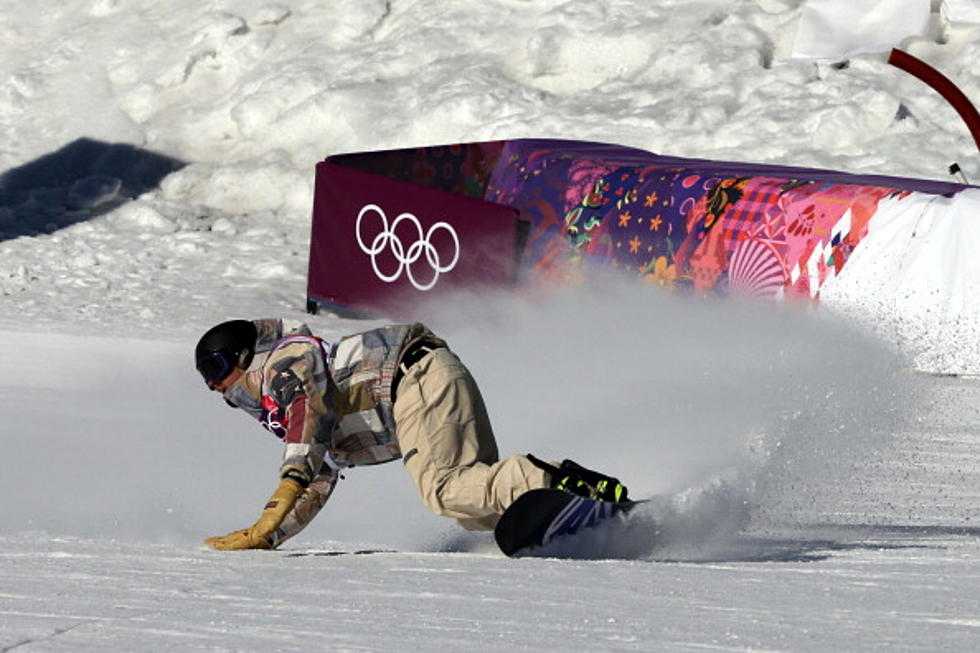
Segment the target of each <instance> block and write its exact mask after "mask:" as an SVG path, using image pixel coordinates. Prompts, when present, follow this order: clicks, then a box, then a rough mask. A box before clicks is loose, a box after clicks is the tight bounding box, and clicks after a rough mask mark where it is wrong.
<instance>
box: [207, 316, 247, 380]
mask: <svg viewBox="0 0 980 653" xmlns="http://www.w3.org/2000/svg"><path fill="white" fill-rule="evenodd" d="M257 337H258V332H257V331H256V329H255V325H254V324H253V323H252V322H249V321H248V320H231V321H229V322H222V323H221V324H219V325H217V326H214V327H211V328H210V329H208V331H207V333H205V334H204V335H203V336H201V339H200V340H199V341H198V342H197V347H196V348H195V349H194V361H195V363H196V365H197V371H198V372H200V373H201V376H203V377H204V382H205V383H208V384H211V383H218V382H220V381H221V380H223V379H224V378H225V377H227V376H228V375H229V374H231V372H232V370H234V369H235V367H236V366H238V367H240V368H242V369H243V370H244V369H246V368H248V366H249V365H250V364H251V363H252V356H253V355H254V354H255V339H256V338H257Z"/></svg>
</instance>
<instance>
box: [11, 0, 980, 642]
mask: <svg viewBox="0 0 980 653" xmlns="http://www.w3.org/2000/svg"><path fill="white" fill-rule="evenodd" d="M48 4H50V5H51V6H45V7H43V9H41V8H39V7H38V6H37V5H29V4H23V3H15V2H12V1H10V0H2V2H0V9H2V11H0V39H2V41H3V43H4V56H3V58H2V59H0V174H2V177H0V338H2V339H3V342H4V344H5V347H4V352H5V353H4V355H3V356H2V357H0V414H2V415H3V425H2V426H0V452H2V455H0V497H3V499H2V501H0V520H2V523H3V524H4V529H3V533H2V536H0V651H7V650H24V651H27V650H44V651H62V650H64V651H94V650H105V649H106V648H115V649H119V650H159V651H164V650H174V649H190V650H194V649H207V650H215V649H217V650H228V649H234V650H309V649H310V648H319V649H326V650H355V651H357V650H396V649H406V648H412V649H416V650H459V649H463V648H471V647H473V646H479V647H480V648H481V649H486V650H509V651H510V650H514V649H530V650H554V649H555V648H562V649H564V650H596V649H599V650H642V651H648V650H696V649H698V650H700V649H703V648H706V647H710V648H719V649H725V650H746V649H766V650H845V649H847V650H869V649H872V648H879V647H888V646H891V647H896V648H904V649H909V650H937V649H947V650H969V649H971V648H974V647H975V642H976V641H977V637H978V628H980V620H978V617H977V615H978V614H980V596H978V592H977V591H976V590H977V587H978V586H980V573H978V565H977V561H978V559H980V551H978V547H980V544H978V538H980V533H978V531H977V520H978V519H980V513H978V506H980V494H978V488H980V464H978V460H980V444H978V442H977V438H976V433H977V431H978V429H980V413H978V410H977V406H980V386H978V385H977V384H976V383H975V382H974V381H971V380H968V379H956V378H942V377H932V376H926V375H923V374H920V373H917V372H916V371H914V366H913V365H911V364H910V362H909V360H908V359H907V358H905V357H904V356H905V353H906V348H905V347H904V343H902V342H901V337H900V334H899V335H898V336H895V337H891V338H889V336H888V334H887V333H877V334H876V335H875V336H871V335H869V333H868V332H866V331H859V330H857V329H856V328H855V326H854V325H853V324H851V323H849V321H848V320H843V319H841V318H839V317H838V316H836V315H835V314H834V313H833V312H832V311H824V310H817V311H812V310H799V309H797V308H795V307H790V306H776V307H774V306H757V305H753V304H737V303H727V302H714V301H704V300H699V299H693V298H683V297H674V298H670V297H665V296H661V295H659V294H657V293H655V292H653V291H652V290H651V289H639V288H636V287H634V286H632V285H631V284H629V283H627V282H625V281H609V280H604V281H599V282H597V283H596V284H595V285H594V286H586V287H579V288H575V289H563V290H562V289H559V290H557V291H549V292H543V291H542V292H539V291H538V290H537V289H527V290H526V292H524V293H523V294H519V295H516V296H515V295H510V294H500V295H483V296H480V297H465V298H457V300H456V301H453V302H448V303H446V304H444V305H440V306H431V307H429V309H428V310H427V311H426V312H425V314H424V315H420V316H419V317H420V318H422V319H424V320H425V321H427V322H429V323H431V324H432V326H433V327H434V328H436V329H437V330H438V331H439V333H440V334H442V335H444V336H445V337H446V338H447V339H448V340H449V341H450V343H451V344H452V345H453V347H454V349H456V350H457V351H459V353H460V354H461V356H462V357H463V358H464V360H466V362H467V363H468V364H469V365H470V367H471V368H472V369H473V371H474V374H475V375H476V376H477V378H478V380H479V381H480V384H481V387H482V388H483V390H484V394H485V396H486V399H487V402H488V405H489V406H490V409H491V411H492V416H493V420H494V427H495V430H496V432H497V435H498V440H499V443H500V448H501V451H502V452H505V453H511V452H525V451H533V452H535V453H537V454H538V455H541V456H545V457H554V458H560V457H563V456H570V457H573V458H576V459H578V460H580V461H581V462H583V463H586V464H590V465H594V466H596V467H598V468H601V469H606V470H609V471H611V472H613V473H615V474H618V475H619V476H621V478H623V480H624V481H625V482H627V484H628V485H629V486H630V489H631V491H632V492H633V494H634V495H635V496H641V497H642V496H650V497H653V498H654V500H652V501H651V502H650V503H649V504H645V506H644V508H643V510H642V511H639V512H638V513H637V515H636V519H635V520H632V521H631V522H630V523H629V524H627V525H625V526H624V531H623V532H622V533H621V534H620V536H619V538H618V540H617V543H616V546H614V547H613V548H612V549H607V550H605V551H602V550H599V549H598V548H597V547H598V543H595V542H592V543H590V545H591V546H593V548H592V549H591V550H588V549H587V550H585V551H584V553H585V554H605V555H610V556H612V557H614V558H615V560H612V561H599V562H596V561H567V560H566V561H559V560H549V559H545V560H540V559H538V560H510V559H505V558H503V557H502V556H500V554H498V553H497V552H496V551H495V550H494V548H493V546H492V542H491V541H490V539H489V537H488V536H487V535H486V534H483V535H467V534H465V533H462V532H461V531H459V530H458V529H457V528H456V527H455V526H454V525H453V524H452V523H450V522H448V521H447V520H441V519H439V518H437V517H434V516H432V515H430V514H428V513H427V512H426V511H425V509H424V508H423V507H422V506H421V505H420V502H419V501H418V499H417V498H416V497H415V496H414V490H413V489H412V487H411V483H410V481H409V480H408V478H407V476H406V475H405V474H404V471H403V470H402V468H401V466H400V465H399V464H397V463H394V464H390V465H384V466H380V467H377V468H371V469H357V470H352V471H351V472H350V473H349V474H348V475H347V476H348V478H347V479H346V480H344V481H343V484H342V485H341V487H340V488H339V489H338V491H337V494H336V495H335V497H334V498H333V499H332V501H331V503H330V505H329V506H328V507H327V508H325V511H324V513H323V514H321V515H320V516H319V517H318V518H317V520H316V521H315V522H314V523H313V524H312V525H311V526H310V527H309V528H308V529H307V531H305V532H304V533H302V534H301V536H299V537H298V538H297V539H295V540H293V541H291V542H289V543H287V546H286V547H285V548H284V549H283V550H282V551H279V552H246V553H241V554H238V555H233V554H223V553H218V552H213V551H208V550H205V549H204V548H203V546H202V545H201V544H200V540H201V538H203V537H205V536H208V535H216V534H223V533H226V532H228V531H230V530H233V529H236V528H241V527H244V526H246V525H248V524H249V523H251V522H252V521H253V520H254V519H255V517H256V515H257V513H258V511H259V510H260V508H261V506H262V505H263V502H264V501H265V499H266V498H267V496H268V494H269V493H270V492H271V490H272V489H273V488H274V486H275V483H276V478H275V472H276V469H277V467H278V461H279V456H280V450H279V443H278V441H276V440H275V439H274V438H272V437H271V436H269V435H268V434H266V433H265V432H263V431H261V429H259V428H258V426H257V425H256V424H254V423H253V422H251V421H250V420H249V419H248V418H247V417H245V416H244V415H243V414H241V413H238V412H236V411H232V410H229V409H228V408H227V407H225V406H224V404H223V403H222V402H221V401H220V398H218V397H217V396H215V395H213V394H212V393H209V392H207V391H206V389H205V388H204V387H203V384H201V382H200V380H199V379H198V378H197V377H196V375H195V373H194V371H193V369H192V364H191V360H190V359H191V354H190V351H191V349H192V347H193V343H194V342H195V340H196V338H197V337H198V335H199V334H200V333H201V332H202V331H203V330H204V329H205V328H207V327H208V326H211V325H212V324H214V323H215V322H218V321H220V320H223V319H227V318H231V317H265V316H280V315H281V316H291V317H300V318H303V317H305V316H304V315H303V313H302V309H303V299H304V290H305V273H306V261H307V249H308V243H309V214H310V202H311V194H312V182H313V165H314V164H315V163H316V162H317V161H318V160H320V159H322V158H323V157H325V156H327V155H329V154H334V153H338V152H343V151H355V150H366V149H378V148H391V147H403V146H411V145H416V144H431V143H439V142H454V141H467V140H482V139H491V138H516V137H573V138H581V139H589V140H599V141H609V142H616V143H622V144H625V145H631V146H636V147H641V148H646V149H650V150H654V151H658V152H663V153H666V154H675V155H681V156H692V157H701V158H716V159H735V160H747V161H760V162H771V163H785V164H793V165H810V166H824V167H831V168H836V169H842V170H847V171H852V172H874V173H883V174H897V175H908V176H915V177H926V178H939V179H942V178H944V177H945V170H946V167H947V166H948V164H949V163H950V162H951V161H954V160H958V161H959V162H960V164H961V165H962V166H963V168H964V170H965V171H966V172H967V175H968V176H969V177H970V178H971V179H973V180H976V179H978V178H980V165H978V161H977V158H976V151H975V148H974V147H973V145H972V144H971V143H970V142H969V138H968V134H967V132H966V128H965V127H964V126H963V125H962V124H961V123H960V122H959V119H958V117H957V116H956V114H955V112H954V111H953V110H952V109H951V108H949V107H947V106H946V105H945V104H944V102H943V101H942V100H941V99H940V98H939V97H938V96H937V95H935V94H934V93H932V92H931V91H930V90H929V89H927V88H925V87H924V86H923V85H922V84H921V82H918V81H917V80H915V79H912V78H910V77H908V76H907V75H905V74H904V73H902V72H900V71H898V70H897V69H893V68H890V67H888V66H887V65H885V64H884V62H883V57H880V56H877V55H865V56H861V57H856V58H854V59H852V60H851V61H850V63H849V65H847V66H846V67H840V66H838V67H835V66H826V65H817V64H812V63H803V62H798V61H793V60H790V59H788V56H787V55H788V53H789V52H790V50H791V45H792V39H793V37H794V34H795V26H796V21H797V19H798V17H799V13H800V3H799V2H797V1H796V0H759V1H757V2H746V1H734V2H733V1H732V0H700V1H698V0H686V1H680V0H677V1H672V0H665V1H663V2H656V3H651V2H646V1H644V0H633V1H629V2H627V1H625V0H618V1H617V0H611V1H609V2H584V1H558V0H543V1H540V2H528V1H524V0H486V1H485V2H480V3H472V2H464V1H462V0H436V1H429V2H415V1H411V0H392V1H387V2H386V1H380V0H357V1H355V0H332V1H330V2H317V1H314V0H306V1H304V0H296V1H288V0H287V1H284V2H278V3H270V4H262V3H255V2H246V1H244V0H242V1H239V2H231V1H229V2H200V1H194V2H191V1H190V0H173V1H172V2H167V3H158V2H151V1H149V0H133V1H130V2H122V1H121V0H85V1H82V0H76V1H73V0H66V1H64V2H59V3H48ZM978 30H980V28H977V27H971V26H967V25H947V24H944V23H943V22H942V21H941V20H940V19H939V18H938V13H937V14H935V20H934V24H933V26H932V30H931V34H930V36H929V37H928V38H925V39H918V40H916V41H915V42H911V43H908V44H906V45H907V46H908V48H909V50H910V51H911V52H912V53H913V54H915V55H917V56H920V57H922V58H923V59H925V60H926V61H928V62H930V63H932V64H933V65H936V66H937V67H939V68H940V69H941V70H943V72H944V73H946V74H947V75H948V76H950V77H951V78H953V79H955V80H956V82H957V83H958V84H959V85H960V87H961V88H962V89H963V90H964V91H965V92H966V93H967V95H969V96H970V97H972V98H974V99H976V98H978V97H980V69H978V68H977V67H976V65H975V62H976V61H977V60H978V55H980V31H978ZM309 319H310V322H311V325H312V326H313V328H314V330H316V331H317V332H318V333H320V334H321V335H323V336H325V337H327V338H331V337H337V336H340V335H343V334H345V333H348V332H352V331H355V330H359V329H363V328H366V327H368V326H371V325H373V324H375V322H372V321H355V320H345V319H340V318H338V317H335V316H330V315H322V316H317V317H311V318H309ZM882 336H883V337H882ZM893 336H894V334H893ZM895 344H898V345H902V346H900V347H898V348H897V351H896V348H895V347H893V345H895ZM951 346H952V343H951ZM358 551H362V552H364V553H361V554H357V553H356V552H358Z"/></svg>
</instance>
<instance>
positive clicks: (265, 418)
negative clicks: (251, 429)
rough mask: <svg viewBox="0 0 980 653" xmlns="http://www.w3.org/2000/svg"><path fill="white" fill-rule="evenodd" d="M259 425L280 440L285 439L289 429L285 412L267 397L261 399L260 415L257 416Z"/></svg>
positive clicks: (273, 400)
mask: <svg viewBox="0 0 980 653" xmlns="http://www.w3.org/2000/svg"><path fill="white" fill-rule="evenodd" d="M259 423H260V424H262V426H263V427H264V428H265V429H266V430H267V431H269V433H272V434H273V435H274V436H276V437H277V438H279V439H280V440H282V439H283V438H285V437H286V433H287V431H288V429H289V418H288V417H287V415H286V411H285V410H283V409H282V407H281V406H280V405H279V404H277V403H276V400H275V399H273V398H272V397H270V396H269V395H265V396H263V397H262V414H261V415H259Z"/></svg>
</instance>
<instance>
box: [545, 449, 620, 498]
mask: <svg viewBox="0 0 980 653" xmlns="http://www.w3.org/2000/svg"><path fill="white" fill-rule="evenodd" d="M527 458H528V460H530V461H531V462H532V463H534V464H535V465H537V466H538V467H540V468H541V469H543V470H544V471H546V472H548V474H549V475H550V476H551V485H550V487H551V488H553V489H555V490H563V491H565V492H569V493H571V494H574V495H577V496H580V497H587V498H589V499H595V500H596V501H613V502H619V501H627V500H628V496H627V491H626V486H625V485H623V484H622V483H620V482H619V479H616V478H613V477H612V476H606V475H605V474H601V473H599V472H596V471H593V470H591V469H588V468H587V467H582V466H581V465H579V464H578V463H577V462H575V461H574V460H567V459H566V460H563V461H562V463H561V465H560V466H556V465H552V464H550V463H546V462H545V461H543V460H540V459H538V458H536V457H534V456H532V455H531V454H527Z"/></svg>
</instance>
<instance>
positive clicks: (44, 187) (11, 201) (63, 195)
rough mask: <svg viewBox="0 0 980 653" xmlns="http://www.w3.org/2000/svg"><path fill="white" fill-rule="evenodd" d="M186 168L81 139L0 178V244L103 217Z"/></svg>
mask: <svg viewBox="0 0 980 653" xmlns="http://www.w3.org/2000/svg"><path fill="white" fill-rule="evenodd" d="M184 165H186V164H185V163H184V162H182V161H179V160H177V159H173V158H170V157H168V156H164V155H161V154H156V153H154V152H150V151H149V150H145V149H142V148H139V147H135V146H133V145H126V144H120V143H104V142H101V141H96V140H93V139H89V138H80V139H78V140H76V141H73V142H71V143H69V144H68V145H65V146H64V147H62V148H61V149H60V150H58V151H56V152H52V153H50V154H45V155H44V156H42V157H40V158H38V159H35V160H34V161H31V162H29V163H25V164H24V165H22V166H19V167H17V168H12V169H10V170H8V171H7V172H4V173H3V174H2V175H0V241H3V240H9V239H13V238H18V237H20V236H37V235H40V234H48V233H52V232H54V231H57V230H58V229H63V228H65V227H68V226H71V225H73V224H76V223H79V222H84V221H85V220H89V219H91V218H94V217H96V216H99V215H102V214H104V213H107V212H109V211H111V210H113V209H115V208H117V207H118V206H120V205H122V204H124V203H126V202H128V201H130V200H132V199H134V198H136V197H139V196H140V195H141V194H143V193H145V192H147V191H150V190H153V189H154V188H157V187H159V185H160V182H161V181H162V180H163V178H164V177H166V176H167V175H169V174H170V173H171V172H174V171H176V170H179V169H181V168H182V167H184Z"/></svg>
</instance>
